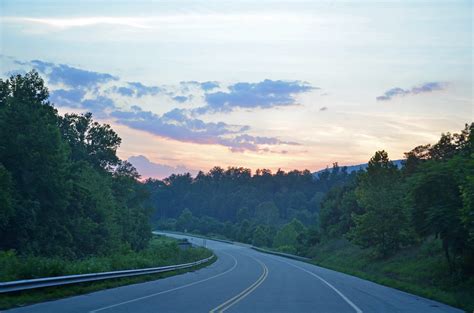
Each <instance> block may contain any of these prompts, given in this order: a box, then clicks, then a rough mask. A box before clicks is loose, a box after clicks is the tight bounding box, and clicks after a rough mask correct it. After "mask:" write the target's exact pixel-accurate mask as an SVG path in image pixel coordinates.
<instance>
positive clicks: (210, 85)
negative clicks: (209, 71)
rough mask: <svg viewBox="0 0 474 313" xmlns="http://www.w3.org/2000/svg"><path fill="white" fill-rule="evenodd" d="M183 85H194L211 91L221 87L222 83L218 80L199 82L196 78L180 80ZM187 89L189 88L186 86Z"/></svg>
mask: <svg viewBox="0 0 474 313" xmlns="http://www.w3.org/2000/svg"><path fill="white" fill-rule="evenodd" d="M180 84H181V86H187V85H192V86H196V87H199V88H201V89H202V90H204V91H209V90H212V89H214V88H219V87H220V84H219V83H218V82H216V81H207V82H198V81H195V80H190V81H185V82H180ZM186 89H187V88H186Z"/></svg>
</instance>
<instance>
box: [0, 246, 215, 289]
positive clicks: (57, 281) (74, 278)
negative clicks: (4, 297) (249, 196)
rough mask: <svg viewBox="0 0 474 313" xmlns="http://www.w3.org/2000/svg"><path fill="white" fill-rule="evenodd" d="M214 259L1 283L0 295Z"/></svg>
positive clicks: (173, 267)
mask: <svg viewBox="0 0 474 313" xmlns="http://www.w3.org/2000/svg"><path fill="white" fill-rule="evenodd" d="M214 257H215V256H214V255H211V256H210V257H208V258H205V259H202V260H199V261H195V262H190V263H185V264H178V265H169V266H161V267H151V268H142V269H135V270H123V271H113V272H102V273H91V274H78V275H67V276H57V277H45V278H37V279H27V280H16V281H9V282H1V283H0V293H7V292H14V291H22V290H28V289H36V288H43V287H51V286H62V285H68V284H77V283H84V282H90V281H96V280H104V279H111V278H121V277H131V276H138V275H146V274H156V273H163V272H170V271H175V270H180V269H185V268H190V267H193V266H196V265H199V264H203V263H206V262H208V261H210V260H212V258H214Z"/></svg>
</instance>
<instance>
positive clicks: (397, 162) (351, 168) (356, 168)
mask: <svg viewBox="0 0 474 313" xmlns="http://www.w3.org/2000/svg"><path fill="white" fill-rule="evenodd" d="M404 161H405V160H393V161H392V162H393V164H395V165H396V166H397V167H398V168H402V167H403V162H404ZM367 165H368V163H362V164H357V165H347V166H344V165H339V167H340V168H341V169H342V168H343V167H345V168H347V173H352V172H356V171H359V170H364V171H365V169H366V168H367ZM325 170H329V171H332V168H331V167H326V168H325V169H322V170H319V171H316V172H314V173H313V175H314V176H315V177H316V176H317V175H318V174H319V173H322V172H324V171H325Z"/></svg>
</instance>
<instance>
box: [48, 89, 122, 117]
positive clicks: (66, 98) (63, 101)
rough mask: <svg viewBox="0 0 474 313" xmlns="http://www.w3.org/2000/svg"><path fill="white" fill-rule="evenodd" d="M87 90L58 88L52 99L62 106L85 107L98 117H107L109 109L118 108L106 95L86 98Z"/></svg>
mask: <svg viewBox="0 0 474 313" xmlns="http://www.w3.org/2000/svg"><path fill="white" fill-rule="evenodd" d="M85 95H86V91H85V90H83V89H70V90H65V89H57V90H53V91H52V92H51V93H50V97H49V99H50V101H51V102H52V103H54V104H55V105H58V106H61V107H69V108H77V109H84V110H87V111H88V112H91V113H93V114H94V115H95V116H96V117H100V118H103V117H106V116H107V111H110V110H113V109H115V108H116V106H115V103H114V101H113V100H112V99H110V98H108V97H105V96H100V95H99V96H96V97H94V98H88V99H86V98H85Z"/></svg>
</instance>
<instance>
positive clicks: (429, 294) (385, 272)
mask: <svg viewBox="0 0 474 313" xmlns="http://www.w3.org/2000/svg"><path fill="white" fill-rule="evenodd" d="M311 257H312V259H313V261H312V263H315V264H317V265H319V266H322V267H326V268H329V269H333V270H336V271H339V272H344V273H347V274H350V275H354V276H358V277H361V278H364V279H367V280H371V281H374V282H377V283H379V284H382V285H386V286H390V287H393V288H397V289H400V290H403V291H406V292H409V293H413V294H416V295H419V296H422V297H426V298H430V299H433V300H437V301H439V302H443V303H446V304H449V305H452V306H455V307H459V308H462V309H464V310H467V311H468V312H472V311H474V297H473V295H474V278H473V277H471V278H470V279H461V277H462V275H453V274H449V269H448V266H447V264H446V261H445V259H444V254H443V251H442V249H441V243H440V241H438V240H430V241H427V242H425V243H424V244H422V245H421V246H418V247H412V248H409V249H406V250H403V251H400V252H399V253H397V254H396V255H394V256H392V257H390V258H388V259H384V260H381V259H376V258H374V257H373V256H372V255H371V254H370V251H368V250H363V249H360V248H359V247H357V246H355V245H353V244H351V243H350V242H348V241H347V240H344V239H339V240H333V241H329V242H327V243H325V244H322V245H320V246H318V247H315V248H314V249H313V251H312V253H311Z"/></svg>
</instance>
